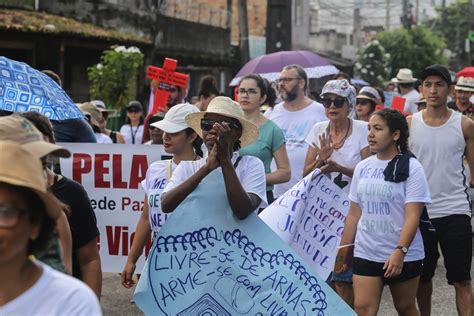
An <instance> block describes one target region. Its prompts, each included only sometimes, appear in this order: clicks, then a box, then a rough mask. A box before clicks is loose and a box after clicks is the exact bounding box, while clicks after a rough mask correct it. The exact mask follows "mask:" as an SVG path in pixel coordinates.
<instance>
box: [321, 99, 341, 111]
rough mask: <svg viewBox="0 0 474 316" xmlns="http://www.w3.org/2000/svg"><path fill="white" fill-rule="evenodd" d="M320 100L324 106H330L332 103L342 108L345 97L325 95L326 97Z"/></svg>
mask: <svg viewBox="0 0 474 316" xmlns="http://www.w3.org/2000/svg"><path fill="white" fill-rule="evenodd" d="M321 102H322V103H323V105H324V107H325V108H329V107H331V104H334V106H335V107H336V108H342V107H343V106H344V104H345V102H346V98H341V97H337V98H334V99H331V98H327V97H326V98H322V99H321Z"/></svg>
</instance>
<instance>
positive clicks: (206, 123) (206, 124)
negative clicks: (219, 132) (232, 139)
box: [201, 119, 242, 132]
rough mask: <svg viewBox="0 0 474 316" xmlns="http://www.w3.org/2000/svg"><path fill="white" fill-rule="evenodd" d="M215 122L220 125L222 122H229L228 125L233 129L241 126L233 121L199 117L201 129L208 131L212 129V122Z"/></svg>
mask: <svg viewBox="0 0 474 316" xmlns="http://www.w3.org/2000/svg"><path fill="white" fill-rule="evenodd" d="M216 123H219V124H221V125H222V123H227V124H229V127H230V128H233V129H239V128H242V126H241V125H240V123H233V122H226V121H216V120H211V119H201V129H202V130H203V131H206V132H209V131H210V130H211V129H212V127H213V126H214V124H216Z"/></svg>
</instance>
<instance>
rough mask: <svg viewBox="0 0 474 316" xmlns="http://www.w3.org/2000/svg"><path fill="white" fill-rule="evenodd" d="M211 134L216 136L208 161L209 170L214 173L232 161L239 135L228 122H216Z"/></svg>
mask: <svg viewBox="0 0 474 316" xmlns="http://www.w3.org/2000/svg"><path fill="white" fill-rule="evenodd" d="M209 133H213V134H215V135H214V137H215V142H214V145H213V146H212V149H211V151H210V152H209V155H208V157H207V161H206V165H207V168H208V169H209V171H212V170H214V169H216V168H218V167H220V166H221V165H223V164H225V163H229V162H230V161H231V158H232V152H233V147H234V143H235V141H236V137H237V135H236V130H235V129H232V128H230V126H229V123H227V122H220V123H218V122H216V123H215V124H214V126H213V127H212V130H211V131H210V132H209Z"/></svg>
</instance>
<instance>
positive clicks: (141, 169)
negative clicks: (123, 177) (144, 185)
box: [129, 155, 148, 189]
mask: <svg viewBox="0 0 474 316" xmlns="http://www.w3.org/2000/svg"><path fill="white" fill-rule="evenodd" d="M147 169H148V160H147V156H146V155H133V157H132V168H131V170H130V185H129V188H130V189H137V188H138V184H139V183H140V182H141V181H142V180H143V179H145V177H146V171H147Z"/></svg>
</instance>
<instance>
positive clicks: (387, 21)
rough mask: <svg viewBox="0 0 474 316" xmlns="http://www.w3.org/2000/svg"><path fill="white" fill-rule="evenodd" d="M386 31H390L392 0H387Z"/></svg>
mask: <svg viewBox="0 0 474 316" xmlns="http://www.w3.org/2000/svg"><path fill="white" fill-rule="evenodd" d="M385 31H390V0H385Z"/></svg>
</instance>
